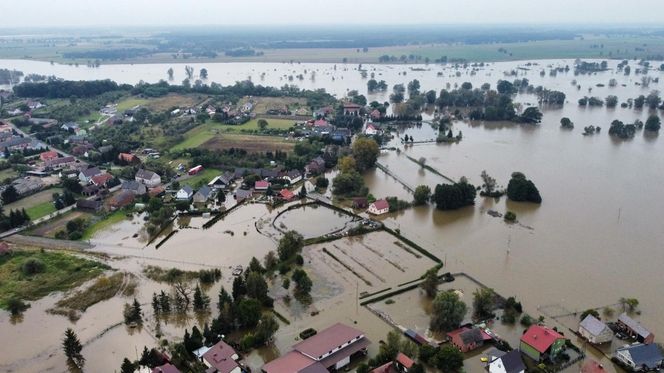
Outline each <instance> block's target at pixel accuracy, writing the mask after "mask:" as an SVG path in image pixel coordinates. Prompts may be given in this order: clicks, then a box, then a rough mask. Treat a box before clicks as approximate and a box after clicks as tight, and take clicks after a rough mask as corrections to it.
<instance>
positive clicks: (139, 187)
mask: <svg viewBox="0 0 664 373" xmlns="http://www.w3.org/2000/svg"><path fill="white" fill-rule="evenodd" d="M121 188H122V190H126V191H129V192H132V193H134V194H135V195H137V196H142V195H144V194H145V193H147V192H148V188H147V187H146V186H145V185H144V184H141V183H139V182H138V181H136V180H124V181H123V182H122V186H121Z"/></svg>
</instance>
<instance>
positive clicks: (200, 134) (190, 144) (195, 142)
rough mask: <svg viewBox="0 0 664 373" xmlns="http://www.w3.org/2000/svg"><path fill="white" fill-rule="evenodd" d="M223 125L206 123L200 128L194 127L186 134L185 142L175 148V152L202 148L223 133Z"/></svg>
mask: <svg viewBox="0 0 664 373" xmlns="http://www.w3.org/2000/svg"><path fill="white" fill-rule="evenodd" d="M221 127H222V125H220V124H213V123H209V122H208V123H205V124H201V125H200V126H197V127H194V128H192V129H191V130H189V131H187V133H185V134H184V136H185V140H184V141H183V142H181V143H179V144H177V145H175V146H174V147H173V150H184V149H189V148H195V147H197V146H200V145H201V144H203V143H204V142H206V141H208V140H210V139H211V138H213V137H214V136H216V135H217V133H218V132H220V131H221Z"/></svg>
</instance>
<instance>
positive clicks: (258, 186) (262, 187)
mask: <svg viewBox="0 0 664 373" xmlns="http://www.w3.org/2000/svg"><path fill="white" fill-rule="evenodd" d="M269 187H270V183H269V182H267V181H265V180H258V181H257V182H255V183H254V191H255V192H256V193H264V192H266V191H267V189H268V188H269Z"/></svg>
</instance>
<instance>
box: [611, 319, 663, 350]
mask: <svg viewBox="0 0 664 373" xmlns="http://www.w3.org/2000/svg"><path fill="white" fill-rule="evenodd" d="M617 324H618V327H619V328H620V329H621V330H622V331H623V332H625V333H626V334H627V335H629V336H630V337H632V338H635V339H636V340H637V341H638V342H641V343H646V344H648V343H653V342H654V341H655V335H654V334H653V333H652V332H651V331H649V330H648V329H646V328H645V327H644V326H643V325H641V323H639V322H638V321H636V320H634V319H632V318H631V317H629V316H627V314H626V313H623V314H621V315H620V316H618V322H617Z"/></svg>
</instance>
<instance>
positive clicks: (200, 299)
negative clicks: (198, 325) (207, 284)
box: [194, 285, 210, 311]
mask: <svg viewBox="0 0 664 373" xmlns="http://www.w3.org/2000/svg"><path fill="white" fill-rule="evenodd" d="M209 308H210V297H208V296H207V295H205V293H203V291H202V290H201V287H200V286H199V285H196V289H194V310H196V311H206V310H208V309H209Z"/></svg>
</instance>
